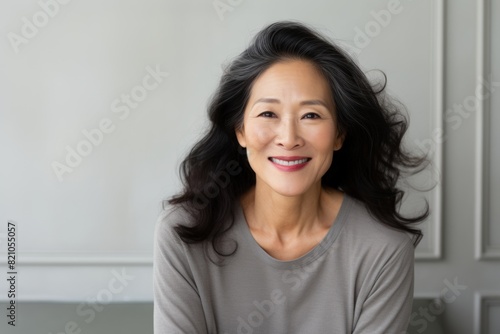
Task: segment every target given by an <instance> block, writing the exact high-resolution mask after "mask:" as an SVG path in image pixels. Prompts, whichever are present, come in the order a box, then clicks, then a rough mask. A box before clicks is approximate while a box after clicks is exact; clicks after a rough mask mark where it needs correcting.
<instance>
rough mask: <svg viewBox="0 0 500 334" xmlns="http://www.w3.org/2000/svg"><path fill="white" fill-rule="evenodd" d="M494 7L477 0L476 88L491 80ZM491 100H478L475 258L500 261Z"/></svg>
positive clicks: (483, 0) (487, 0)
mask: <svg viewBox="0 0 500 334" xmlns="http://www.w3.org/2000/svg"><path fill="white" fill-rule="evenodd" d="M490 13H491V4H490V1H489V0H478V1H477V36H476V39H477V45H476V78H477V86H476V87H479V86H480V85H481V84H482V81H483V79H484V78H488V77H489V76H488V73H490V72H491V70H490V66H491V65H490V62H491V54H490V53H491V19H490ZM490 112H491V106H490V100H489V99H487V98H485V99H481V98H477V99H476V175H475V178H476V180H475V181H476V189H475V192H476V196H475V199H476V202H475V221H474V224H475V227H476V245H475V248H476V259H477V260H485V259H500V248H499V247H498V246H497V247H495V246H492V245H490V243H489V241H488V236H489V224H491V217H490V215H489V211H490V210H489V209H490V203H491V200H490V191H489V181H490V143H489V138H490V130H491V129H490V126H489V124H490V120H489V114H490Z"/></svg>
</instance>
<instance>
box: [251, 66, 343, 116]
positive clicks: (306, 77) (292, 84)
mask: <svg viewBox="0 0 500 334" xmlns="http://www.w3.org/2000/svg"><path fill="white" fill-rule="evenodd" d="M262 97H273V98H279V99H290V100H294V99H322V100H324V101H325V102H327V103H329V104H331V105H332V107H333V98H332V95H331V90H330V86H329V85H328V82H327V80H326V78H325V76H324V75H323V74H322V73H321V72H320V70H319V69H318V68H317V67H316V66H315V65H314V64H313V63H311V62H309V61H305V60H285V61H280V62H277V63H275V64H273V65H271V66H270V67H269V68H268V69H266V70H265V71H264V72H263V73H262V74H261V75H260V76H259V77H257V79H256V80H255V81H254V83H253V85H252V90H251V94H250V100H256V99H259V98H262Z"/></svg>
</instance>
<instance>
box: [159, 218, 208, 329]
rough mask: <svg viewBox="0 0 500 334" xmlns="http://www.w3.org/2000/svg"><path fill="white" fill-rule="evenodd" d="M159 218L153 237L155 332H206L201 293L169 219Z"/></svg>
mask: <svg viewBox="0 0 500 334" xmlns="http://www.w3.org/2000/svg"><path fill="white" fill-rule="evenodd" d="M164 218H165V217H163V218H161V219H159V220H158V222H157V224H156V228H155V237H154V260H153V290H154V332H155V334H173V333H197V334H198V333H207V328H206V327H207V326H206V323H205V316H204V312H203V308H202V305H201V301H200V296H199V294H198V290H197V287H196V284H195V281H194V279H193V275H192V272H191V270H190V267H189V263H188V260H187V257H186V254H185V251H184V247H183V246H182V245H181V244H180V239H179V238H178V237H177V235H175V232H174V231H173V229H172V222H171V221H168V219H167V220H165V219H164Z"/></svg>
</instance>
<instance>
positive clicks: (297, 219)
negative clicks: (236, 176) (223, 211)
mask: <svg viewBox="0 0 500 334" xmlns="http://www.w3.org/2000/svg"><path fill="white" fill-rule="evenodd" d="M339 196H340V199H341V196H342V194H341V193H340V192H339V191H326V190H325V189H323V188H322V187H321V184H320V183H318V184H316V185H314V186H313V187H311V188H310V189H309V190H308V191H307V192H305V193H304V194H300V195H298V196H284V195H281V194H278V193H276V192H275V191H272V189H270V188H269V187H268V186H267V185H266V184H263V183H262V182H261V183H259V182H257V184H256V185H255V187H254V188H253V189H251V191H249V192H248V193H247V194H246V196H245V198H243V199H242V205H243V207H245V214H246V215H247V221H248V222H249V225H250V228H251V229H252V230H256V231H260V232H262V233H265V234H267V235H269V236H275V237H278V238H280V239H281V238H282V237H285V238H291V237H292V238H293V237H300V236H302V235H307V234H308V233H311V232H312V231H313V230H314V229H317V228H318V227H325V226H324V225H325V224H327V225H328V224H331V223H332V222H333V219H332V217H331V215H330V213H331V208H332V205H338V206H340V202H339ZM328 208H329V209H328ZM327 227H328V226H327Z"/></svg>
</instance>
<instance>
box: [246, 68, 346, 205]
mask: <svg viewBox="0 0 500 334" xmlns="http://www.w3.org/2000/svg"><path fill="white" fill-rule="evenodd" d="M336 125H337V124H336V120H335V111H334V101H333V98H332V96H331V94H330V89H329V86H328V84H327V82H326V80H325V78H324V77H323V76H322V75H321V73H320V72H319V71H318V70H317V69H316V68H315V67H314V66H313V65H312V64H311V63H309V62H306V61H303V60H287V61H283V62H278V63H276V64H274V65H272V66H271V67H269V68H268V69H267V70H266V71H264V72H263V73H262V74H261V75H260V76H259V77H258V78H257V79H256V80H255V82H254V84H253V87H252V91H251V94H250V98H249V101H248V104H247V105H246V107H245V113H244V118H243V125H242V127H241V128H240V129H238V130H236V136H237V138H238V142H239V143H240V145H241V146H243V147H246V150H247V155H248V161H249V163H250V166H251V167H252V169H253V170H254V172H255V174H256V178H257V179H256V182H257V184H258V185H259V183H260V184H261V185H265V186H268V187H270V188H271V189H272V190H273V191H275V192H277V193H280V194H282V195H284V196H296V195H301V194H304V193H306V192H307V191H308V190H309V189H311V187H313V186H317V185H318V184H319V183H320V182H321V177H322V176H323V175H324V174H325V173H326V171H327V170H328V169H329V168H330V165H331V163H332V157H333V152H334V151H335V150H338V149H339V148H340V147H341V146H342V141H343V137H342V136H340V135H339V133H338V131H337V126H336Z"/></svg>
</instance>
